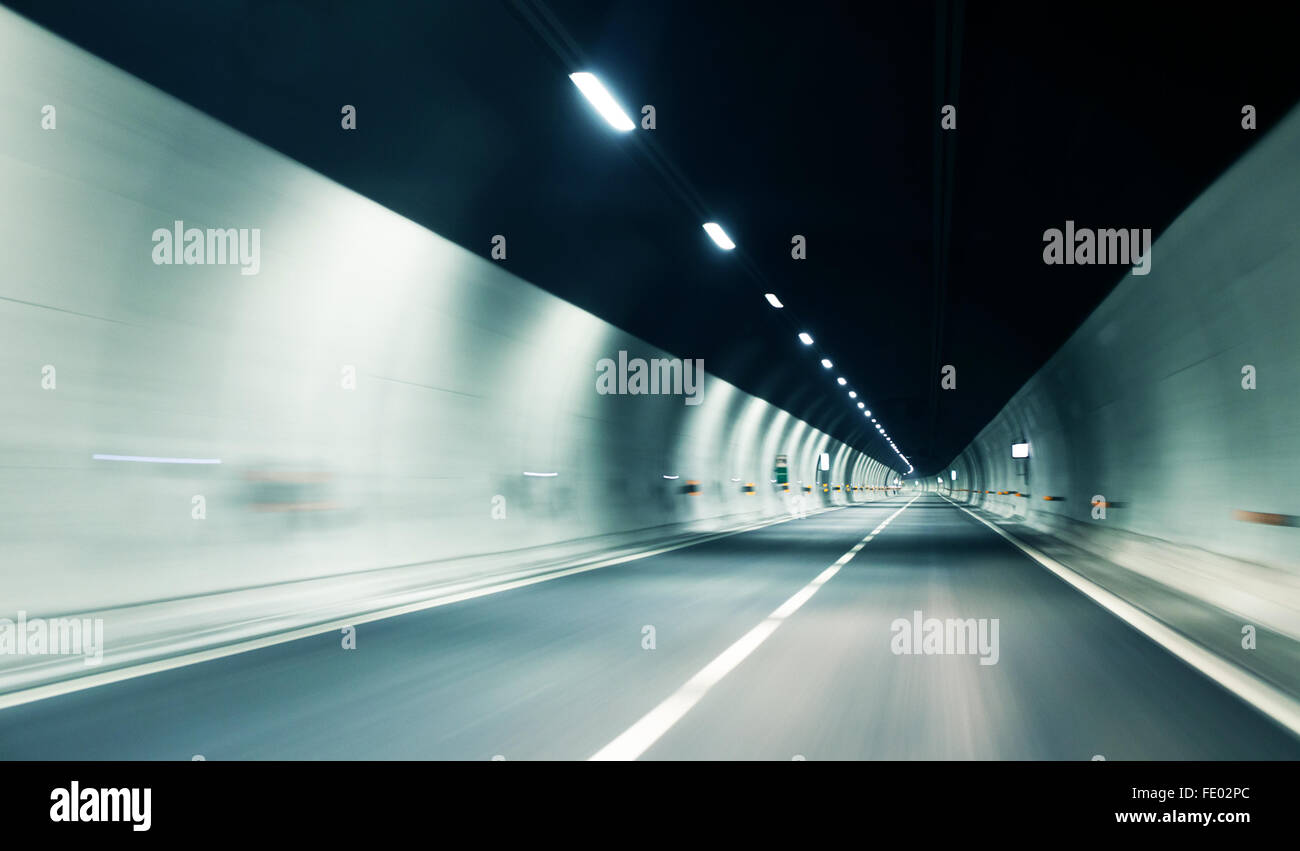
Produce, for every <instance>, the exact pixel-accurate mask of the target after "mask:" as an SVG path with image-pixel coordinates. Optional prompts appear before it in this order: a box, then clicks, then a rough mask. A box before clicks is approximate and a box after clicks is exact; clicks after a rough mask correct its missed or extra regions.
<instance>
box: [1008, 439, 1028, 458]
mask: <svg viewBox="0 0 1300 851" xmlns="http://www.w3.org/2000/svg"><path fill="white" fill-rule="evenodd" d="M1011 457H1012V458H1028V457H1029V444H1028V443H1013V444H1011Z"/></svg>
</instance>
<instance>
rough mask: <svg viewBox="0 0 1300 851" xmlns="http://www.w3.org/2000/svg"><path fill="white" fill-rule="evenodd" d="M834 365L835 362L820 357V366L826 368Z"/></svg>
mask: <svg viewBox="0 0 1300 851" xmlns="http://www.w3.org/2000/svg"><path fill="white" fill-rule="evenodd" d="M834 365H835V364H833V363H831V362H830V360H829V359H828V358H822V366H823V367H825V368H826V369H830V368H831V367H832V366H834Z"/></svg>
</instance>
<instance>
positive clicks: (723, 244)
mask: <svg viewBox="0 0 1300 851" xmlns="http://www.w3.org/2000/svg"><path fill="white" fill-rule="evenodd" d="M704 232H705V233H707V234H708V235H709V236H710V237H712V238H713V241H714V242H716V243H717V244H718V247H719V248H722V249H725V250H726V251H730V250H731V249H733V248H735V247H736V243H734V242H732V241H731V237H729V236H727V232H726V231H724V230H723V229H722V225H720V224H718V223H717V222H705V223H704Z"/></svg>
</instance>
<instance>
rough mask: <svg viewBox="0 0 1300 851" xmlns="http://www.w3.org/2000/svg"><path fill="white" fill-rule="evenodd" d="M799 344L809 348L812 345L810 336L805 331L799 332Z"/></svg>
mask: <svg viewBox="0 0 1300 851" xmlns="http://www.w3.org/2000/svg"><path fill="white" fill-rule="evenodd" d="M799 342H801V343H803V344H804V345H805V346H811V345H812V343H813V341H812V335H810V334H809V333H808V332H807V331H800V332H799Z"/></svg>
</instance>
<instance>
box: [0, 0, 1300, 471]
mask: <svg viewBox="0 0 1300 851" xmlns="http://www.w3.org/2000/svg"><path fill="white" fill-rule="evenodd" d="M9 5H10V6H11V7H12V8H14V9H15V10H16V11H18V12H20V13H22V14H24V15H26V16H27V17H29V18H31V19H32V20H34V21H36V22H37V23H39V24H42V25H43V26H45V27H47V28H48V29H50V30H52V31H53V32H55V33H57V34H59V35H61V36H63V37H65V38H67V39H69V40H71V41H73V42H75V43H77V44H79V45H81V46H82V47H84V48H86V49H88V50H90V51H91V52H93V53H95V54H97V55H99V56H101V57H103V58H105V59H107V60H109V61H110V62H112V63H113V64H115V65H117V66H119V67H121V68H123V69H125V70H127V71H128V72H130V73H132V74H134V75H136V76H138V77H140V78H142V79H144V80H146V81H148V82H149V83H152V84H153V85H155V86H158V87H159V88H161V89H163V90H164V91H167V92H169V93H171V94H173V95H175V96H177V97H179V98H180V99H182V100H184V101H186V102H188V103H190V104H192V105H193V106H195V107H197V108H198V109H201V110H203V111H204V112H206V113H208V114H210V115H212V116H215V117H216V118H218V119H220V120H221V121H223V122H225V123H227V124H229V125H231V126H233V127H235V128H237V129H238V130H241V131H243V132H244V133H247V134H249V135H250V136H252V137H254V138H256V139H258V140H260V141H262V142H264V143H265V144H268V145H270V146H272V147H274V148H276V149H277V150H279V151H282V152H283V153H285V154H287V155H288V156H290V157H293V158H294V159H296V160H298V161H300V162H302V163H305V164H306V165H308V166H310V167H312V168H314V169H316V170H318V171H320V172H321V173H323V174H325V175H327V176H329V177H331V178H333V179H335V180H337V181H339V182H340V183H342V184H344V185H346V186H348V187H350V188H352V189H354V190H356V191H358V192H360V193H362V194H364V195H366V196H368V197H370V198H372V199H374V200H376V201H378V202H380V203H382V204H384V205H385V206H387V207H389V208H390V209H392V210H395V211H396V212H398V213H401V214H403V215H405V216H407V217H409V218H411V219H413V220H415V221H417V222H420V223H421V224H423V225H425V226H427V227H429V228H430V229H432V230H434V231H436V232H437V233H439V234H442V235H444V236H446V237H448V238H449V239H452V240H454V241H455V242H457V243H459V244H460V245H463V246H465V247H466V248H468V249H469V250H471V251H474V252H476V253H478V254H481V255H484V256H486V255H487V254H488V252H489V250H490V239H491V237H492V235H493V234H498V233H499V234H504V235H506V237H507V239H508V249H509V256H508V259H507V260H506V261H505V262H506V265H507V268H508V269H509V270H510V271H512V272H514V273H515V274H517V275H519V276H521V277H523V278H524V279H526V280H529V281H532V282H533V283H536V284H538V285H540V286H542V287H544V288H546V289H548V290H550V291H551V292H553V293H555V294H557V295H559V296H561V297H563V298H565V299H567V300H569V301H571V302H573V303H575V304H577V305H579V306H581V307H583V308H586V309H588V310H590V311H592V312H593V313H596V314H597V315H599V316H601V317H603V318H604V319H606V320H608V321H610V322H612V323H614V324H616V325H619V326H621V327H623V328H625V329H627V330H629V331H631V332H633V333H634V334H637V335H638V336H641V337H642V338H644V339H646V340H649V341H651V342H653V343H655V344H657V345H659V346H662V347H664V348H666V349H668V350H670V351H672V352H674V353H676V354H677V355H679V356H682V357H703V358H704V361H705V366H706V368H707V369H708V370H709V371H711V372H713V373H715V374H717V375H719V376H721V377H723V378H726V379H728V380H730V381H731V382H732V383H734V384H736V385H738V386H740V387H741V388H743V389H745V390H748V391H750V392H752V393H755V394H757V395H759V396H762V397H764V398H766V399H768V400H770V401H772V402H774V403H775V404H777V405H780V406H782V407H784V408H786V409H787V410H789V411H791V412H793V413H794V414H796V415H798V416H800V417H802V418H804V419H806V420H808V421H809V422H810V423H812V424H814V425H816V426H818V427H820V428H822V429H823V430H826V431H828V432H830V433H832V434H834V435H835V436H837V437H840V438H841V439H845V440H847V441H849V442H851V443H854V444H855V445H857V446H859V447H862V448H866V449H868V450H869V451H872V453H873V454H875V455H877V457H879V458H881V459H883V460H896V459H894V456H893V455H892V453H891V452H890V451H889V449H888V447H887V446H885V445H884V444H883V443H882V442H881V441H880V439H879V438H878V437H876V435H875V433H874V431H872V430H871V428H870V424H869V423H868V422H866V421H865V420H864V418H863V417H862V416H861V415H860V414H859V412H858V411H857V410H856V409H855V408H854V407H853V406H852V403H851V402H850V401H849V399H848V398H847V396H846V394H845V392H844V391H843V390H841V389H840V388H838V387H837V386H836V385H835V383H834V378H835V375H837V374H842V375H844V376H846V377H847V378H848V379H849V381H850V386H852V387H855V388H856V389H857V390H858V391H859V392H860V393H861V394H862V397H863V398H864V399H865V400H866V401H867V402H868V404H869V405H870V406H871V408H872V409H873V410H874V411H875V412H876V414H877V416H878V417H879V419H880V420H881V422H883V423H884V424H885V426H886V428H887V429H888V430H889V431H890V433H891V435H892V436H893V437H894V439H895V440H896V441H897V442H898V444H899V446H900V447H901V448H902V450H903V452H904V453H905V454H907V455H908V456H909V457H910V458H911V459H912V460H913V462H914V463H915V465H916V467H917V469H918V471H920V472H922V473H929V472H932V471H933V470H935V469H938V468H939V467H940V465H943V464H945V463H946V462H947V461H949V460H950V459H951V458H952V457H953V456H954V455H956V454H957V453H958V452H959V451H960V450H961V449H962V448H963V447H964V446H965V445H966V444H967V443H968V441H969V440H970V439H971V438H972V437H973V436H974V435H975V434H976V433H977V432H978V431H979V429H981V428H982V427H983V426H984V425H985V424H986V423H987V422H988V421H989V420H990V419H991V417H992V416H993V415H994V414H995V413H997V411H998V410H999V409H1000V408H1001V407H1002V405H1003V404H1004V403H1005V402H1006V401H1007V400H1008V398H1010V396H1011V395H1012V394H1013V393H1014V392H1015V391H1016V390H1017V389H1018V388H1019V387H1020V386H1021V384H1022V383H1023V382H1024V381H1025V380H1026V379H1027V378H1028V377H1029V376H1030V375H1032V374H1033V372H1034V371H1035V370H1037V369H1038V368H1039V367H1040V366H1041V365H1042V364H1043V363H1044V362H1045V361H1046V359H1047V358H1048V357H1049V356H1050V355H1051V354H1052V353H1053V352H1054V351H1055V350H1056V349H1057V348H1058V347H1059V346H1060V345H1061V344H1062V343H1063V342H1064V341H1065V339H1066V338H1067V337H1068V336H1069V334H1070V333H1071V332H1072V331H1073V330H1074V329H1075V328H1076V327H1077V326H1078V325H1079V323H1080V322H1081V321H1082V320H1083V319H1084V318H1085V317H1086V316H1087V314H1088V313H1089V312H1091V310H1092V309H1093V308H1095V307H1096V305H1097V304H1098V303H1099V302H1100V301H1101V300H1102V298H1103V297H1104V296H1105V295H1106V294H1107V293H1108V292H1109V290H1110V289H1111V288H1112V287H1113V286H1114V285H1115V284H1116V283H1117V281H1118V279H1119V277H1120V273H1121V271H1122V270H1120V269H1118V268H1117V267H1105V266H1092V267H1086V266H1072V267H1062V266H1054V267H1047V266H1044V265H1043V263H1042V259H1041V255H1042V234H1043V231H1044V230H1045V229H1046V228H1049V227H1061V226H1063V223H1064V221H1065V220H1066V219H1073V220H1074V221H1076V222H1077V223H1079V225H1080V226H1093V227H1150V228H1152V229H1153V233H1154V234H1155V235H1156V236H1158V235H1159V233H1160V232H1161V231H1162V230H1164V228H1166V227H1167V226H1168V225H1169V223H1170V222H1171V221H1172V220H1173V219H1174V218H1175V216H1176V215H1177V214H1178V212H1179V211H1180V210H1182V209H1183V208H1184V207H1185V206H1186V205H1187V204H1188V203H1190V202H1191V201H1192V200H1193V199H1194V198H1195V197H1196V196H1197V195H1198V194H1199V193H1200V192H1201V191H1202V190H1204V189H1205V188H1206V186H1208V185H1209V183H1210V182H1212V181H1213V179H1214V178H1215V177H1216V176H1218V175H1219V174H1220V173H1222V171H1223V170H1224V169H1225V168H1227V167H1228V166H1229V165H1230V164H1231V163H1232V162H1233V161H1234V160H1235V159H1236V158H1237V157H1239V156H1240V155H1241V154H1242V153H1243V152H1244V151H1245V150H1246V149H1247V148H1248V147H1249V146H1250V145H1251V144H1252V143H1253V142H1254V141H1255V140H1256V139H1258V138H1259V136H1260V135H1262V134H1263V133H1264V132H1266V131H1267V130H1268V129H1269V128H1270V127H1271V126H1272V125H1274V124H1275V123H1276V122H1277V121H1278V120H1279V119H1280V117H1281V116H1282V115H1283V114H1284V113H1285V111H1286V110H1287V109H1288V108H1289V107H1290V106H1291V105H1292V104H1293V103H1294V102H1295V100H1296V97H1297V95H1298V94H1300V92H1298V89H1300V74H1297V60H1296V58H1295V53H1294V45H1293V44H1292V43H1290V40H1291V39H1293V38H1294V33H1295V32H1296V29H1297V27H1296V24H1297V14H1296V12H1295V10H1294V8H1295V7H1291V8H1290V9H1289V10H1281V9H1280V4H1279V8H1278V9H1273V8H1270V7H1269V6H1268V5H1264V6H1259V7H1256V8H1255V9H1254V10H1253V11H1252V10H1250V9H1248V8H1247V7H1246V6H1244V5H1243V4H1233V5H1232V7H1231V13H1230V14H1229V13H1228V12H1226V11H1219V12H1216V13H1214V14H1201V13H1200V12H1199V11H1197V10H1196V9H1195V8H1194V7H1191V6H1184V7H1164V8H1159V7H1157V5H1156V4H1151V5H1150V6H1149V7H1148V6H1146V5H1140V4H1133V3H1119V4H1115V5H1105V6H1102V5H1097V4H1088V5H1087V6H1084V7H1079V6H1076V5H1074V4H1054V3H1033V4H1024V5H1007V4H993V3H979V4H971V5H970V6H969V7H959V6H954V5H952V4H951V3H947V2H945V3H939V4H934V5H931V4H928V3H921V2H915V3H914V2H903V3H893V4H867V3H862V2H855V3H847V4H843V5H840V4H824V3H817V2H808V3H800V4H796V5H790V4H772V5H770V6H767V5H764V4H762V3H755V2H753V0H740V2H713V0H686V2H678V0H674V2H665V0H638V2H617V1H616V2H579V0H549V3H548V6H547V8H548V9H549V12H550V13H551V14H552V15H553V19H554V20H555V21H557V22H558V23H559V24H560V26H561V29H562V30H563V31H564V32H565V33H567V36H568V38H569V39H570V40H569V41H567V42H566V41H565V40H564V37H558V38H557V37H556V36H555V35H554V34H553V33H552V35H551V36H549V38H548V37H544V36H541V35H539V32H538V28H537V27H536V26H534V25H531V24H529V23H527V21H528V20H529V18H530V14H535V13H536V11H537V6H536V5H535V4H534V2H533V0H528V5H527V6H526V7H525V8H526V9H528V10H531V12H521V11H520V8H519V7H517V6H516V5H514V4H513V3H506V2H497V0H478V1H477V2H455V3H435V2H413V3H400V4H399V3H392V4H390V3H364V4H363V3H343V2H331V3H318V2H302V3H258V2H237V0H230V2H220V3H204V4H197V3H187V4H184V8H183V10H182V9H181V8H179V7H176V6H174V5H173V4H172V3H171V2H169V0H155V2H144V0H136V2H117V3H103V4H99V3H86V2H67V0H26V1H25V2H12V3H10V4H9ZM963 9H964V11H963ZM1284 15H1285V16H1286V19H1285V20H1283V19H1281V16H1284ZM958 18H960V19H961V23H960V24H958V23H957V19H958ZM556 44H559V45H560V48H559V49H558V50H557V49H556V48H555V47H554V45H556ZM936 45H939V46H938V47H936ZM566 50H573V51H576V52H577V55H579V56H580V57H581V58H582V59H584V60H585V66H586V68H585V69H586V70H592V71H595V72H597V73H598V74H599V75H601V77H602V79H603V80H604V81H605V82H606V84H607V85H609V86H610V88H611V89H612V90H613V91H614V92H615V94H616V95H617V96H618V97H619V99H620V100H621V102H622V103H623V104H624V106H625V107H626V108H627V109H628V111H629V112H630V113H633V114H634V115H635V114H636V113H638V112H639V107H640V106H641V105H642V104H647V103H648V104H653V105H654V106H655V108H656V111H657V119H658V128H657V129H656V130H654V131H653V133H649V132H645V131H640V130H638V131H636V132H634V133H630V134H627V135H625V136H624V135H619V134H616V133H614V132H612V131H610V130H609V129H608V128H607V127H606V126H605V125H604V124H603V122H601V121H600V119H599V118H598V117H597V116H596V115H595V113H594V112H593V111H592V110H591V109H590V108H589V107H588V105H587V104H586V102H585V101H583V100H582V99H581V97H580V96H579V94H578V92H577V91H576V89H575V88H574V87H573V86H572V85H571V84H570V82H569V81H568V80H567V79H566V74H567V73H568V72H569V71H572V70H583V69H579V68H573V67H568V63H567V62H565V61H564V60H562V59H561V58H560V57H561V55H562V54H563V53H564V52H565V51H566ZM954 63H955V64H956V67H957V70H956V71H954ZM949 102H952V103H956V104H957V105H958V108H959V113H958V129H957V131H956V133H948V134H945V135H944V136H943V138H942V139H940V131H939V130H938V123H939V109H940V106H941V105H942V104H943V103H949ZM345 103H348V104H354V105H356V106H357V109H358V121H357V124H358V129H357V131H356V132H343V131H342V130H341V129H339V119H340V115H339V112H340V107H341V105H342V104H345ZM1247 103H1249V104H1253V105H1254V106H1255V107H1256V108H1257V109H1258V116H1259V119H1258V120H1259V130H1258V131H1256V132H1255V133H1250V132H1247V131H1244V130H1243V129H1242V128H1241V126H1240V110H1241V107H1242V105H1243V104H1247ZM657 164H658V165H657ZM665 164H666V167H667V169H668V171H669V172H670V173H675V174H677V175H679V178H680V179H677V178H673V179H670V178H669V177H667V176H666V175H665V172H664V170H663V169H662V168H660V167H658V166H663V165H665ZM14 200H15V199H10V202H11V203H12V202H14ZM304 214H306V215H310V212H309V211H305V212H304ZM705 216H707V217H708V218H711V219H716V220H717V221H719V222H721V223H722V224H723V225H724V226H725V227H726V228H727V230H728V232H729V233H730V235H731V236H732V237H733V238H734V239H735V240H736V242H737V243H738V244H739V246H740V249H739V250H738V251H736V252H731V253H724V252H721V251H719V250H717V249H716V248H715V247H714V246H713V245H712V243H710V242H709V241H708V238H707V236H706V235H705V234H704V232H703V231H702V230H701V228H700V225H701V223H702V221H703V220H705V219H704V218H703V217H705ZM945 220H946V221H947V222H948V225H947V229H946V233H947V237H946V238H945V237H944V233H945V229H944V227H943V225H942V222H943V221H945ZM793 234H803V235H805V236H806V237H807V239H808V259H807V260H804V261H795V260H792V259H791V258H790V239H791V236H792V235H793ZM1154 262H1155V263H1157V264H1158V263H1159V257H1158V256H1157V257H1156V258H1155V261H1154ZM765 286H770V288H771V289H772V290H774V291H775V292H776V293H777V294H778V295H779V296H780V297H781V299H782V300H783V301H784V302H785V304H786V305H787V308H788V309H787V310H786V311H780V312H779V311H775V310H773V309H771V308H770V307H768V305H767V303H766V302H765V301H764V299H763V297H762V293H763V291H764V289H765ZM796 317H797V318H798V320H799V322H800V323H801V325H802V326H804V327H806V330H808V331H809V332H811V333H812V334H813V335H814V336H815V337H816V341H817V344H816V346H814V347H813V348H812V349H809V348H807V347H804V346H802V345H801V344H800V343H799V342H798V341H797V340H796V338H795V332H796V330H802V329H796V328H794V327H792V325H791V324H790V320H791V319H793V318H796ZM939 329H941V331H940V330H939ZM937 331H938V333H937ZM936 338H937V340H938V343H937V349H936ZM822 356H829V357H830V358H831V359H832V360H834V361H835V364H836V369H835V370H833V371H826V370H823V369H821V368H820V367H819V366H818V359H819V358H820V357H822ZM943 364H953V365H955V366H956V367H957V371H958V372H957V379H958V384H957V389H956V390H955V391H940V390H939V389H938V383H939V369H940V367H941V365H943ZM594 374H595V373H594V366H593V382H594ZM593 386H594V384H593Z"/></svg>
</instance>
